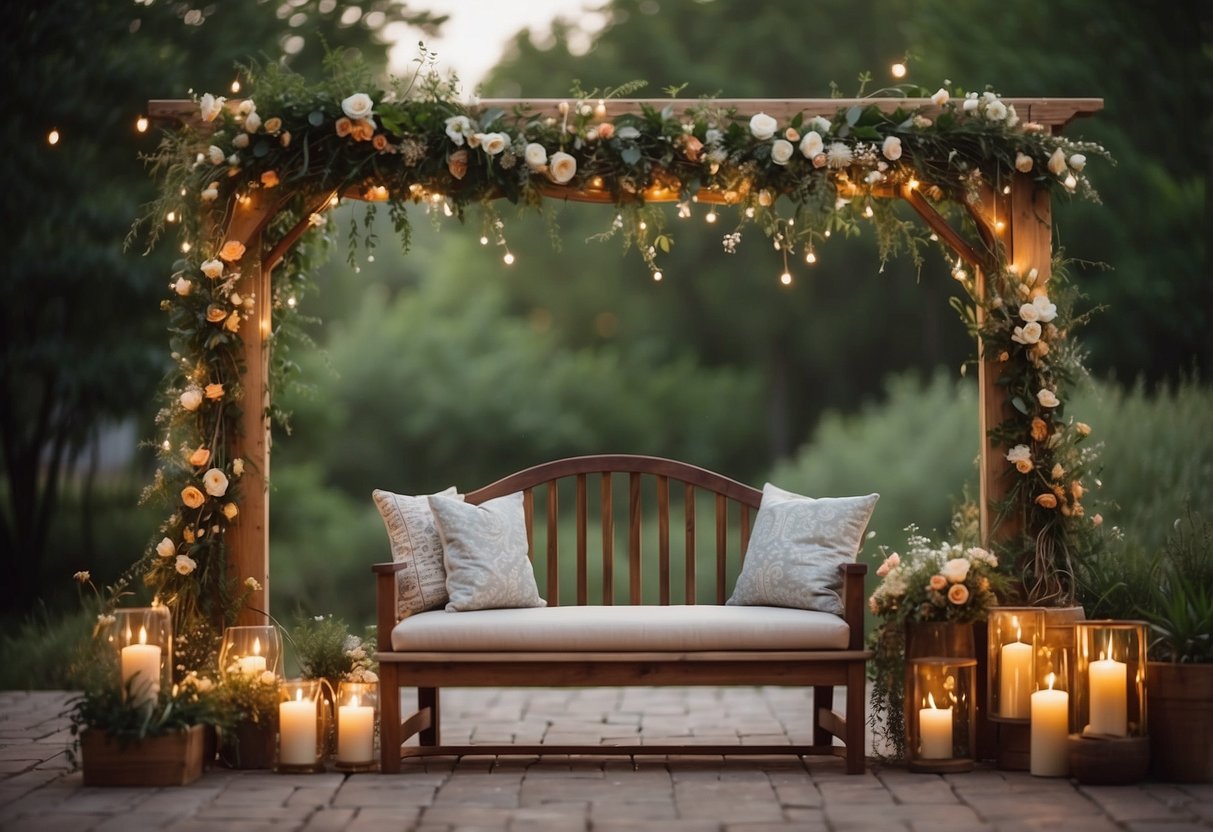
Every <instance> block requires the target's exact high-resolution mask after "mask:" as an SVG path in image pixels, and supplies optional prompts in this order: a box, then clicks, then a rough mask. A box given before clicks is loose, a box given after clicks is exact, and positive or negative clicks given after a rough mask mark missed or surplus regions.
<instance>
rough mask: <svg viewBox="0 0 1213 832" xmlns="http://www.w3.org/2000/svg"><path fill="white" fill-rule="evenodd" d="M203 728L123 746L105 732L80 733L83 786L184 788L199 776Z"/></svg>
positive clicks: (203, 741)
mask: <svg viewBox="0 0 1213 832" xmlns="http://www.w3.org/2000/svg"><path fill="white" fill-rule="evenodd" d="M203 733H204V728H203V726H201V725H194V726H193V727H191V728H188V729H186V730H185V731H179V732H177V733H174V734H166V735H164V736H162V737H148V738H146V739H143V740H139V741H137V742H133V743H131V744H130V745H127V746H126V747H123V746H121V745H120V744H119V743H118V741H117V740H116V739H114V738H112V737H110V736H109V735H108V734H106V733H105V732H104V731H97V730H94V729H89V730H86V731H84V732H83V733H81V734H80V758H81V768H82V769H83V771H84V785H86V786H184V785H186V784H187V783H192V782H194V781H195V780H197V779H198V778H199V777H201V776H202V756H203V754H202V752H203V746H204V745H205V738H204V736H203Z"/></svg>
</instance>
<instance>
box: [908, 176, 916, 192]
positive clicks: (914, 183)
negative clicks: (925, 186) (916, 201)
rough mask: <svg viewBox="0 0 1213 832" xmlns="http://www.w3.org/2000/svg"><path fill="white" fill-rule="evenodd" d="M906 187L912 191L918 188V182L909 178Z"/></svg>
mask: <svg viewBox="0 0 1213 832" xmlns="http://www.w3.org/2000/svg"><path fill="white" fill-rule="evenodd" d="M906 185H908V186H909V188H910V190H911V191H912V190H914V189H915V188H917V187H918V180H917V179H913V178H911V179H910V181H909V182H907V183H906Z"/></svg>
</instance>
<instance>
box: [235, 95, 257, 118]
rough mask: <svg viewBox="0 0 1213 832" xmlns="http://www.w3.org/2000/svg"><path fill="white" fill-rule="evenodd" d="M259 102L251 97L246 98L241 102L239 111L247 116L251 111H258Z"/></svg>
mask: <svg viewBox="0 0 1213 832" xmlns="http://www.w3.org/2000/svg"><path fill="white" fill-rule="evenodd" d="M256 110H257V104H256V103H255V102H254V101H253V99H251V98H246V99H244V100H243V101H241V102H240V107H239V108H238V110H237V112H238V113H240V115H242V116H247V115H248V114H249V113H252V112H256Z"/></svg>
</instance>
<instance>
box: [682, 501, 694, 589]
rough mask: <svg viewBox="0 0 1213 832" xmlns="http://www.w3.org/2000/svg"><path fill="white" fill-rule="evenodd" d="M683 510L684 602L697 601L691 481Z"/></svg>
mask: <svg viewBox="0 0 1213 832" xmlns="http://www.w3.org/2000/svg"><path fill="white" fill-rule="evenodd" d="M682 512H683V515H684V519H685V521H686V527H687V542H686V558H685V560H686V565H685V566H686V590H685V594H686V597H685V598H684V599H683V603H684V604H694V603H695V486H693V485H691V484H690V483H689V482H688V483H687V484H686V493H685V496H684V497H683V503H682Z"/></svg>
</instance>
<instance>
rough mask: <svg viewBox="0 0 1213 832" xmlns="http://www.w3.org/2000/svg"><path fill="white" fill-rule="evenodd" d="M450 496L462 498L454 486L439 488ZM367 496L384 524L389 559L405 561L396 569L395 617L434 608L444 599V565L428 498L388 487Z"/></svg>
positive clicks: (445, 596) (445, 598)
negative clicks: (402, 492) (402, 566)
mask: <svg viewBox="0 0 1213 832" xmlns="http://www.w3.org/2000/svg"><path fill="white" fill-rule="evenodd" d="M440 493H441V494H442V496H443V497H445V498H446V499H451V500H462V499H463V497H462V496H460V495H459V494H458V493H457V492H456V490H455V487H454V486H451V487H450V488H448V489H447V490H445V491H442V492H440ZM371 496H372V497H373V498H374V500H375V507H376V508H378V509H379V514H380V515H381V516H382V517H383V525H384V526H386V527H387V536H388V540H389V541H390V542H391V545H392V560H394V561H395V562H397V563H407V564H408V567H407V568H406V569H402V570H401V571H399V572H397V573H396V618H397V619H401V618H406V617H407V616H410V615H412V614H413V613H418V612H425V611H426V610H434V609H438V608H439V607H441V606H443V605H444V604H446V602H447V594H446V568H445V567H444V566H443V564H442V540H441V539H440V538H439V537H438V529H437V528H436V527H435V526H434V515H433V514H432V513H431V512H430V504H429V502H428V500H429V498H428V497H426V496H425V495H422V496H419V497H413V496H408V495H405V494H393V493H392V492H390V491H380V490H376V491H374V492H373V493H372V494H371Z"/></svg>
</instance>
